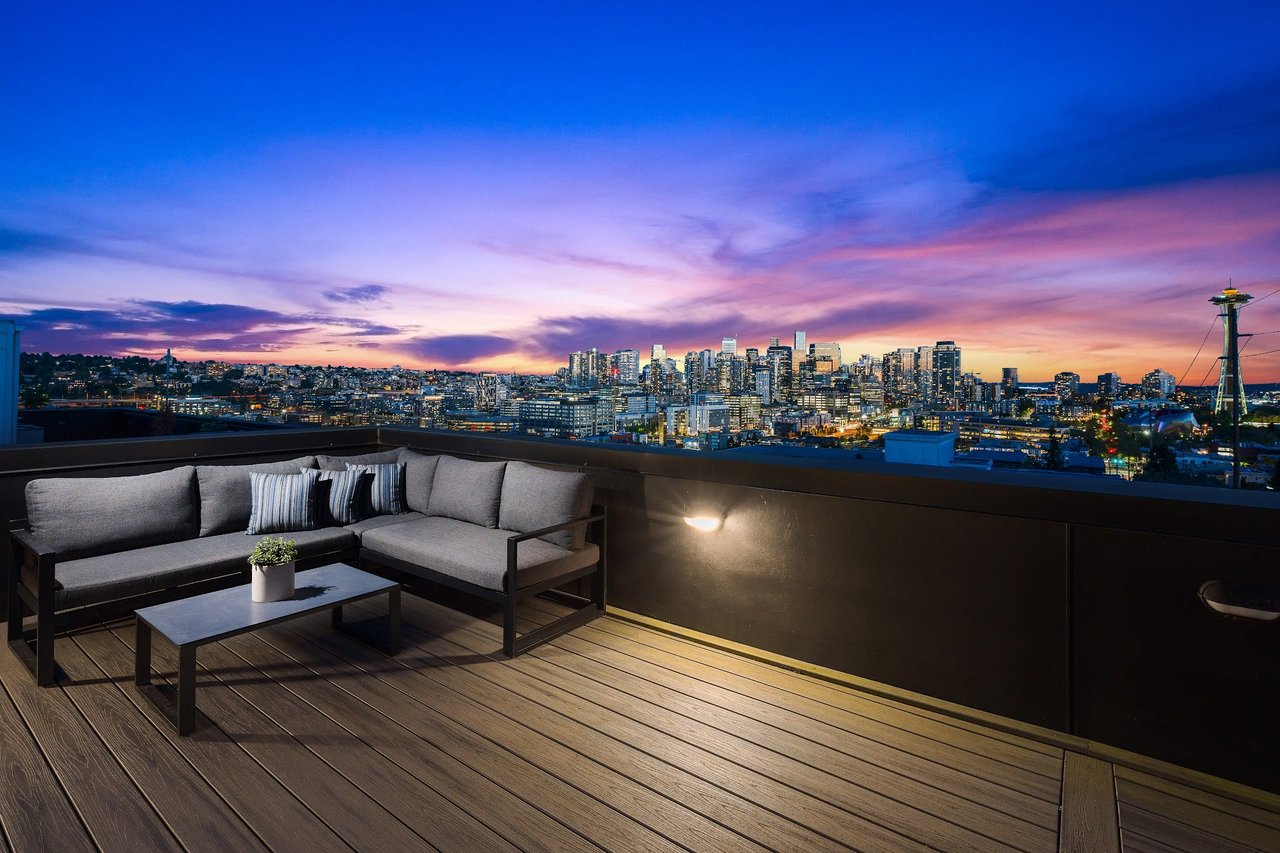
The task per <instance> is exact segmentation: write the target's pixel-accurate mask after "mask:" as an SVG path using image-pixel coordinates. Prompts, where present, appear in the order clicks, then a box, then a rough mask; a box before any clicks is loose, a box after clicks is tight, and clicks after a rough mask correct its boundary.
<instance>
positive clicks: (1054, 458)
mask: <svg viewBox="0 0 1280 853" xmlns="http://www.w3.org/2000/svg"><path fill="white" fill-rule="evenodd" d="M1045 464H1046V465H1047V466H1048V468H1049V470H1050V471H1061V470H1062V469H1063V468H1064V467H1065V465H1064V460H1063V457H1062V442H1061V440H1060V439H1059V438H1058V431H1057V430H1056V429H1050V430H1049V449H1048V451H1047V452H1046V454H1045Z"/></svg>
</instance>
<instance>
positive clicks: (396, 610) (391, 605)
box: [387, 587, 400, 655]
mask: <svg viewBox="0 0 1280 853" xmlns="http://www.w3.org/2000/svg"><path fill="white" fill-rule="evenodd" d="M399 651H400V587H396V588H395V589H393V590H391V591H390V592H388V593H387V654H390V655H394V654H396V653H397V652H399Z"/></svg>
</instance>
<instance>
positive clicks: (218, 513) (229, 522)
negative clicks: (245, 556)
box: [196, 456, 316, 536]
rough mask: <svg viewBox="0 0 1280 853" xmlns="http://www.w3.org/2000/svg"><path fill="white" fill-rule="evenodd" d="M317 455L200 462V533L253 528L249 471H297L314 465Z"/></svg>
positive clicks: (198, 475)
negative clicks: (277, 459) (229, 462)
mask: <svg viewBox="0 0 1280 853" xmlns="http://www.w3.org/2000/svg"><path fill="white" fill-rule="evenodd" d="M315 465H316V458H315V457H314V456H299V457H298V458H297V459H290V460H289V461H287V462H261V463H258V464H257V465H198V466H196V480H197V481H198V482H199V484H200V535H201V536H215V535H217V534H219V533H243V532H244V531H245V530H247V529H248V528H249V515H250V514H251V512H252V510H253V495H252V492H251V491H250V489H249V475H250V474H251V473H254V472H256V473H258V474H296V473H298V469H299V468H314V467H315Z"/></svg>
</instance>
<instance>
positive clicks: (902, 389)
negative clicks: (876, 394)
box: [881, 347, 917, 406]
mask: <svg viewBox="0 0 1280 853" xmlns="http://www.w3.org/2000/svg"><path fill="white" fill-rule="evenodd" d="M916 358H917V353H916V351H915V350H914V349H911V348H910V347H902V348H901V349H896V350H894V351H893V352H887V353H885V354H884V359H883V361H882V362H881V365H882V367H881V369H882V371H883V374H884V402H885V405H887V406H906V405H909V404H910V403H911V401H912V400H914V399H915V398H916V396H917V392H916Z"/></svg>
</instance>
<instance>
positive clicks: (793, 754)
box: [426, 605, 1057, 849]
mask: <svg viewBox="0 0 1280 853" xmlns="http://www.w3.org/2000/svg"><path fill="white" fill-rule="evenodd" d="M426 607H431V605H426ZM437 610H438V609H437ZM431 618H432V621H433V622H435V623H436V625H434V626H433V628H434V630H437V631H439V630H440V628H439V625H440V624H444V623H445V622H446V620H453V621H451V622H450V624H452V626H453V628H452V630H449V631H447V632H444V633H445V636H446V637H448V638H449V639H451V640H456V642H459V643H468V645H467V648H468V649H469V650H470V651H476V652H482V651H484V650H485V649H486V648H490V649H491V648H493V647H494V645H495V644H496V643H497V642H498V640H499V634H498V631H497V628H496V626H480V625H478V624H477V623H475V622H474V620H471V621H470V622H469V623H467V622H462V621H458V620H457V618H456V616H453V615H450V614H448V613H445V612H437V611H436V610H433V611H432V614H431ZM558 647H560V644H559V643H554V644H552V646H551V647H550V648H547V647H543V648H542V649H540V650H535V651H534V652H533V653H532V654H531V655H530V656H529V657H530V661H529V662H528V663H527V664H525V665H524V666H523V667H522V668H521V670H520V672H515V671H512V670H511V668H510V667H506V666H498V667H493V668H490V669H488V670H486V672H489V673H492V674H493V677H496V678H498V679H499V680H500V683H502V684H504V685H506V686H508V687H509V688H510V689H513V690H521V689H524V690H532V691H535V692H536V693H537V694H538V695H539V696H540V697H541V698H542V701H544V702H546V703H548V704H549V705H550V706H552V707H560V706H562V705H564V704H565V703H566V702H570V703H573V704H577V705H580V706H586V708H588V709H591V708H595V709H598V708H606V709H609V710H611V711H613V712H614V715H615V716H614V717H607V716H602V715H600V714H599V713H598V711H594V710H590V711H580V712H581V713H592V714H593V715H594V716H595V717H596V718H597V720H598V721H607V722H610V723H611V730H609V733H610V734H611V735H612V736H614V737H617V738H620V739H626V740H630V741H631V742H633V743H641V742H648V743H652V744H654V747H653V749H654V751H655V753H657V754H665V755H672V754H676V755H678V754H679V753H680V752H681V751H682V750H680V749H679V748H678V747H680V746H681V745H685V744H697V745H698V747H699V748H700V749H696V750H695V751H694V754H693V755H692V756H691V757H689V758H686V762H687V761H689V760H691V761H692V762H693V764H694V765H695V766H696V767H700V768H701V767H706V766H708V765H709V764H712V763H714V762H716V761H717V760H720V759H721V757H723V758H724V759H726V760H728V761H730V762H732V763H733V764H736V765H737V766H738V767H739V768H750V769H751V770H754V771H756V772H757V774H758V775H760V776H763V777H764V780H763V784H761V783H756V784H757V785H758V789H759V790H762V791H773V792H774V794H775V796H776V795H777V791H778V790H779V788H778V785H779V784H780V785H781V786H782V789H788V788H789V789H793V790H796V791H806V792H815V793H816V796H817V798H818V799H820V800H822V801H823V802H825V803H827V804H828V806H831V807H835V808H837V809H844V810H845V811H847V812H850V813H853V814H867V815H876V814H877V813H880V814H881V817H880V818H879V822H881V823H882V825H884V826H886V827H888V828H892V829H894V830H895V831H898V832H904V833H905V834H908V835H911V836H913V837H915V838H916V840H917V841H920V842H922V843H932V842H943V843H946V844H947V845H948V846H950V847H956V846H964V845H966V844H973V845H977V846H990V845H991V844H999V843H1002V841H1003V842H1012V843H1014V844H1015V846H1018V847H1019V848H1020V849H1036V848H1038V847H1043V846H1051V845H1052V839H1053V833H1052V832H1051V831H1049V829H1048V827H1049V826H1051V827H1052V828H1053V829H1055V830H1056V826H1057V815H1056V808H1054V809H1053V810H1052V812H1051V813H1050V810H1049V809H1048V808H1046V809H1045V810H1044V811H1045V815H1044V817H1045V820H1046V823H1048V821H1051V823H1048V826H1037V825H1035V824H1034V823H1032V822H1029V821H1024V820H1021V819H1019V818H1016V817H1011V816H1009V815H1008V814H1005V813H1003V812H1000V811H998V810H997V809H994V808H989V807H986V806H982V805H980V804H977V803H975V802H973V801H970V800H966V799H964V798H963V797H960V796H958V795H956V794H954V793H952V792H951V791H949V790H946V789H944V788H941V787H936V786H930V785H927V784H923V783H921V782H919V781H917V780H914V779H911V778H909V777H906V776H902V775H899V774H897V773H895V772H893V771H891V770H887V769H885V768H884V767H881V766H879V765H876V764H874V763H872V762H869V761H864V760H861V759H855V758H852V757H850V756H847V755H844V754H843V753H838V752H835V751H830V750H826V751H824V750H822V749H820V748H818V747H817V745H816V744H813V743H811V742H805V741H801V743H802V744H807V746H808V747H810V748H808V749H805V748H803V747H800V748H794V746H795V745H793V748H789V749H787V750H786V752H785V753H784V752H782V751H778V750H776V749H770V748H768V747H767V746H766V745H764V744H770V743H772V741H774V740H775V739H776V733H777V732H778V731H779V730H778V729H777V728H773V727H769V726H765V725H763V724H756V725H757V726H758V728H759V730H760V731H761V732H763V734H761V735H760V741H763V742H764V744H762V743H761V742H759V741H752V740H750V739H748V738H746V737H742V736H741V735H742V733H743V731H744V727H745V728H749V727H750V724H751V723H752V722H754V721H750V720H747V719H745V718H741V717H739V718H736V719H735V718H733V717H732V716H728V715H726V716H722V717H721V718H720V719H719V720H718V722H720V724H721V727H719V728H717V727H716V726H713V725H711V724H710V722H711V721H712V720H713V719H714V718H715V711H716V710H717V706H715V705H713V704H711V703H707V702H703V703H702V705H703V706H704V707H702V708H693V709H689V713H687V714H673V713H670V711H671V710H672V709H671V708H670V707H669V706H667V705H657V704H653V703H651V702H649V701H647V700H646V701H636V700H637V698H638V697H636V696H633V695H629V694H626V693H624V692H623V691H622V690H621V689H619V688H620V687H621V686H622V685H623V684H626V683H627V681H628V674H627V673H625V672H621V671H618V670H613V671H612V672H605V673H602V674H601V678H600V680H598V681H593V680H591V679H589V678H585V677H584V676H582V675H579V674H578V673H577V672H575V671H574V670H575V669H577V668H580V667H581V666H582V665H583V664H584V663H586V664H588V665H589V664H590V663H591V662H590V661H587V659H585V658H582V657H581V656H578V655H572V656H567V655H563V654H560V655H557V654H556V653H555V651H554V649H556V648H558ZM567 657H571V658H572V659H571V660H569V661H567V662H566V660H565V658H567ZM530 677H532V678H533V679H534V680H531V679H530ZM522 685H524V686H522ZM566 697H571V698H566ZM617 719H625V720H627V721H629V722H630V724H620V723H618V722H617ZM636 723H639V724H641V725H639V726H637V725H635V724H636ZM655 733H656V734H655ZM655 741H656V743H655ZM683 751H687V747H686V748H685V750H683ZM802 758H803V759H807V760H801V759H802ZM840 759H844V762H843V768H842V769H844V770H845V771H846V773H847V776H842V775H840V774H838V773H835V772H832V771H833V769H835V766H837V765H841V764H842V762H841V760H840ZM935 766H936V765H935ZM729 772H732V771H729ZM736 775H737V778H741V774H740V773H738V774H736ZM770 786H772V787H770ZM739 788H741V783H739ZM1005 793H1006V794H1007V795H1008V796H1009V798H1010V799H1015V798H1016V796H1017V795H1016V793H1015V792H1013V791H1009V790H1006V791H1005ZM786 796H787V799H788V801H789V806H788V809H787V810H788V812H789V813H790V814H791V815H792V817H793V818H794V817H796V816H797V815H796V812H797V809H798V806H799V805H800V803H799V802H798V801H799V800H800V799H802V798H799V797H797V796H795V795H794V794H788V795H786ZM917 812H918V814H917ZM827 813H828V814H829V812H827ZM837 820H839V816H838V815H837ZM948 821H949V822H951V823H952V824H954V826H947V825H946V822H948ZM810 825H811V826H813V827H814V828H815V829H817V830H819V831H822V832H823V833H824V834H827V835H828V837H832V836H831V835H830V829H829V827H827V826H825V825H824V824H810ZM955 827H964V828H965V829H967V830H973V831H975V832H977V833H979V834H981V835H982V836H985V837H984V838H979V837H976V836H975V835H974V834H973V833H971V832H962V833H957V832H956V831H955Z"/></svg>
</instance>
